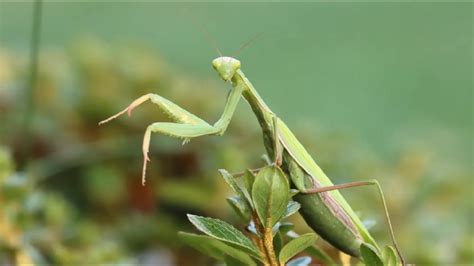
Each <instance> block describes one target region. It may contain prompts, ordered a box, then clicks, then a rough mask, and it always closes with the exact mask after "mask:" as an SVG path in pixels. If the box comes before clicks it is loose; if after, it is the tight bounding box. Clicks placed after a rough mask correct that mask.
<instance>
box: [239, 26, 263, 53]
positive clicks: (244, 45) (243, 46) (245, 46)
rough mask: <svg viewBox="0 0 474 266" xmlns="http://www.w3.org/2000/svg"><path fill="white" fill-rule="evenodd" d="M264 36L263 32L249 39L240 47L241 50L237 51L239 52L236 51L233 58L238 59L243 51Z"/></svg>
mask: <svg viewBox="0 0 474 266" xmlns="http://www.w3.org/2000/svg"><path fill="white" fill-rule="evenodd" d="M262 35H263V31H262V32H259V33H257V34H255V35H253V36H252V37H251V38H250V39H248V40H247V41H246V42H244V43H243V44H242V45H241V46H240V47H239V49H237V51H235V53H234V54H233V55H232V57H236V56H237V55H238V54H239V53H240V52H242V50H244V49H245V48H247V47H248V46H249V45H250V44H252V43H253V42H254V41H255V40H257V39H258V38H260V37H261V36H262Z"/></svg>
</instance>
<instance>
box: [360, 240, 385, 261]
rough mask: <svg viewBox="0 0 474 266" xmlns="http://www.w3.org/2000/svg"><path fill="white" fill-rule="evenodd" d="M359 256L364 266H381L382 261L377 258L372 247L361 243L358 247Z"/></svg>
mask: <svg viewBox="0 0 474 266" xmlns="http://www.w3.org/2000/svg"><path fill="white" fill-rule="evenodd" d="M360 254H361V255H362V259H363V260H364V263H365V264H366V265H368V266H383V262H382V259H381V258H380V257H379V255H378V254H377V251H376V249H375V248H374V247H373V246H371V245H369V244H367V243H362V244H361V245H360Z"/></svg>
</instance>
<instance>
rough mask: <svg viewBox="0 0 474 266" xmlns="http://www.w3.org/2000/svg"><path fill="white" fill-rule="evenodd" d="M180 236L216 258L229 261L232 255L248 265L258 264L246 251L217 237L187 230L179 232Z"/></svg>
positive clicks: (192, 245)
mask: <svg viewBox="0 0 474 266" xmlns="http://www.w3.org/2000/svg"><path fill="white" fill-rule="evenodd" d="M178 236H179V238H180V239H181V240H182V241H184V242H185V243H186V244H188V245H190V246H191V247H193V248H195V249H197V250H198V251H200V252H202V253H204V254H206V255H208V256H210V257H212V258H214V259H216V260H220V261H227V256H230V257H232V258H233V259H235V260H237V261H239V262H241V263H245V264H246V265H256V264H255V262H254V261H253V260H252V258H250V256H249V255H247V254H246V253H245V252H243V251H240V250H238V249H235V248H233V247H230V246H228V245H226V244H225V243H222V242H221V241H219V240H217V239H215V238H212V237H209V236H204V235H196V234H191V233H185V232H179V233H178Z"/></svg>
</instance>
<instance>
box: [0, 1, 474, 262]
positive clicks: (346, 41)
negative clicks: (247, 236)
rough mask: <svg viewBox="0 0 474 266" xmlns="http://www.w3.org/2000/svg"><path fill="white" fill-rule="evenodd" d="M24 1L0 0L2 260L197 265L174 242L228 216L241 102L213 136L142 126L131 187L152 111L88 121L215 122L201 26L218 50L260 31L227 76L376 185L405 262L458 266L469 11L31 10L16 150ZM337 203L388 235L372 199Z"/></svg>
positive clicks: (468, 150)
mask: <svg viewBox="0 0 474 266" xmlns="http://www.w3.org/2000/svg"><path fill="white" fill-rule="evenodd" d="M32 6H33V5H32V3H13V2H3V1H2V2H0V44H1V48H0V115H1V119H2V125H1V126H0V144H1V145H2V146H3V148H2V151H1V157H2V158H0V160H3V161H1V162H0V175H3V176H0V181H1V182H2V183H0V184H3V189H2V191H1V192H0V193H3V194H0V219H1V220H2V221H3V222H0V236H3V237H2V239H0V247H1V248H0V262H9V261H14V260H16V261H21V259H23V260H39V261H47V262H55V263H60V264H65V263H72V262H76V263H78V262H91V261H93V262H124V261H125V262H130V263H143V262H148V261H151V262H153V263H156V262H157V261H158V262H160V263H162V264H168V263H175V264H186V262H188V263H189V262H191V261H193V262H196V261H199V262H201V263H203V264H207V263H210V262H209V261H207V260H206V258H204V257H202V256H200V255H199V254H197V253H195V252H194V251H192V250H190V249H188V248H186V247H184V246H182V244H181V243H179V241H177V240H176V239H175V234H176V231H178V230H188V231H189V230H190V229H189V228H190V227H189V225H188V224H187V222H186V220H185V213H187V212H192V213H197V214H203V213H205V214H209V215H210V216H217V217H221V218H223V217H226V218H227V220H230V221H234V222H236V221H237V220H236V217H233V216H230V215H231V214H230V211H229V208H228V206H226V205H225V200H224V198H225V195H227V194H228V193H229V191H227V190H226V188H225V185H224V184H223V182H221V180H220V179H219V178H218V176H217V171H216V170H217V169H218V168H227V169H228V170H229V171H239V170H242V169H243V168H245V167H254V166H258V165H259V164H260V161H259V156H260V154H261V153H262V152H263V146H262V143H261V140H260V139H261V136H260V135H259V131H258V124H257V123H256V121H255V118H254V117H253V116H252V114H251V112H250V110H249V108H248V106H247V105H246V104H240V105H239V108H238V111H237V113H236V115H235V117H234V120H233V122H232V123H231V127H230V128H229V130H228V132H227V133H226V135H225V136H224V137H222V138H217V137H209V138H202V139H197V140H193V141H191V143H190V144H188V145H185V146H181V145H180V143H179V141H177V140H170V139H169V138H167V137H163V136H154V137H153V139H152V144H153V151H152V154H151V156H152V160H153V161H152V163H151V166H150V170H149V176H148V178H149V181H150V183H149V184H150V185H149V186H147V187H145V188H143V187H141V186H140V180H139V176H140V171H141V151H140V147H141V137H142V134H143V132H144V130H145V127H146V126H147V125H148V124H149V123H151V122H154V121H163V120H165V119H166V118H165V117H164V116H163V115H162V114H160V113H159V110H157V108H156V107H155V106H152V105H151V104H147V105H146V106H143V107H141V108H140V110H137V111H136V112H135V114H134V116H133V117H132V119H126V118H121V119H120V120H117V121H114V123H111V124H109V125H106V126H103V127H100V128H99V127H97V122H98V121H100V120H101V119H103V118H105V117H107V116H109V115H111V114H113V113H115V112H116V111H118V110H121V109H122V108H123V107H125V106H126V105H127V104H128V103H129V102H131V101H132V100H133V99H135V98H137V97H138V96H141V95H142V94H145V93H148V92H156V93H159V94H160V95H162V96H164V97H166V98H168V99H170V100H172V101H174V102H176V103H177V104H179V105H181V106H183V107H185V108H186V109H188V110H190V111H191V112H193V113H197V114H199V115H200V116H201V117H203V118H204V119H206V120H207V121H211V122H213V121H215V120H216V119H217V117H218V116H219V115H220V112H221V110H222V107H223V105H224V99H225V93H226V92H227V90H228V88H229V87H228V85H227V84H224V83H223V82H221V81H220V80H219V78H218V76H217V75H216V74H215V73H214V71H213V70H212V68H211V64H210V61H211V60H212V59H213V58H214V57H216V56H217V53H216V52H215V51H214V49H213V47H212V45H211V44H210V42H209V40H206V36H205V34H204V33H203V32H202V31H201V30H200V27H201V26H199V25H202V27H204V28H205V29H206V30H207V31H208V32H209V35H210V36H211V38H213V39H215V41H216V43H217V44H218V46H219V48H220V49H221V50H222V51H223V53H225V54H228V55H233V54H234V53H235V51H236V50H237V49H238V47H239V46H240V45H241V44H243V43H244V42H245V41H246V40H247V39H248V38H249V37H250V36H252V35H254V34H256V33H258V32H264V35H263V37H261V38H259V39H258V40H256V41H255V42H254V43H253V44H252V45H251V46H250V47H248V48H246V49H245V50H244V51H242V52H241V53H240V54H239V55H238V56H237V58H238V59H240V60H241V61H242V69H243V71H244V72H245V73H246V75H247V76H248V78H249V79H250V80H251V81H252V82H253V84H254V85H255V87H256V88H257V90H258V91H259V92H260V93H261V95H262V97H263V98H264V99H265V100H266V101H267V103H268V105H269V106H270V107H271V108H272V109H273V110H274V111H275V112H276V113H277V114H278V115H279V116H280V117H281V118H283V119H284V120H285V121H286V122H287V123H288V124H289V125H290V127H292V128H294V130H295V132H296V134H297V136H299V137H301V139H302V142H303V143H304V144H305V145H307V147H308V150H309V151H310V152H311V153H312V154H313V155H314V156H315V158H316V160H317V162H318V163H320V164H321V166H322V168H323V169H324V170H325V171H326V172H327V173H328V175H329V176H330V177H331V178H333V179H334V180H335V182H336V183H341V182H345V181H346V182H347V181H353V180H356V179H360V180H363V179H368V178H377V179H379V180H380V181H381V183H382V185H383V187H384V189H385V192H386V194H387V197H388V200H389V204H390V208H391V209H392V213H393V214H392V216H393V217H394V223H395V224H394V225H395V229H396V233H397V235H398V236H399V239H400V245H401V247H402V251H403V252H404V253H406V256H407V258H408V261H409V262H413V263H419V264H423V263H440V264H445V263H470V262H473V256H474V255H473V253H474V251H473V250H474V232H473V214H474V213H473V204H472V202H473V192H474V191H473V188H474V187H473V184H472V182H473V181H472V177H473V169H472V159H473V158H472V152H473V151H472V149H473V143H472V136H473V134H472V133H473V132H472V131H473V118H472V116H473V109H472V99H473V97H472V91H473V75H472V74H473V69H472V61H473V40H472V33H473V26H472V21H473V20H472V19H473V15H472V10H473V5H472V3H342V2H338V3H294V4H290V3H273V4H270V3H213V4H211V3H208V4H196V3H194V4H168V3H150V2H148V3H146V2H142V3H110V2H102V3H86V2H81V3H80V2H70V3H68V2H63V3H58V2H46V3H44V5H43V14H42V15H43V16H42V29H41V44H40V61H39V78H38V83H37V86H36V90H35V95H34V97H35V98H34V99H35V103H36V107H35V110H34V114H33V115H32V121H33V122H32V128H33V132H34V134H33V137H32V139H31V142H32V146H31V149H29V150H28V151H27V155H25V153H22V151H23V150H24V149H25V145H24V142H25V141H24V139H23V137H24V136H26V135H24V134H25V132H24V131H25V126H24V124H22V121H23V119H24V116H25V113H24V111H25V110H26V109H27V108H26V106H25V103H26V102H27V101H26V100H25V99H26V98H27V97H28V94H27V80H28V75H29V74H28V55H29V42H30V38H31V36H30V35H31V22H32V12H33V10H32ZM190 14H192V15H190ZM22 160H28V163H27V167H26V168H25V170H24V171H17V170H20V169H18V168H17V167H15V165H17V166H18V165H19V163H21V162H22ZM16 190H21V191H23V192H25V193H23V194H22V193H17V192H16ZM11 191H14V192H15V193H12V192H11ZM344 195H345V196H347V197H348V198H349V199H350V200H351V201H353V202H354V206H355V208H356V209H357V210H360V212H361V216H362V217H363V218H366V219H369V220H374V221H376V222H378V223H377V224H376V225H375V226H374V227H373V229H372V230H373V232H374V234H375V235H376V237H377V238H378V239H381V241H387V240H388V236H387V233H386V230H385V229H386V228H385V227H384V223H383V220H382V215H381V213H380V208H379V205H378V202H377V200H376V197H375V196H376V194H375V193H372V191H371V190H370V189H367V190H366V189H354V190H353V191H345V192H344ZM31 197H37V198H31ZM39 198H41V199H42V200H39ZM215 202H222V204H219V206H217V207H216V204H215ZM19 203H21V204H19ZM35 204H36V205H35ZM30 205H34V206H30ZM35 208H36V209H35ZM38 217H40V218H38ZM18 219H19V220H18ZM18 221H22V222H21V223H20V222H18ZM299 223H300V231H304V230H308V229H307V228H306V227H305V226H304V223H303V222H302V221H300V222H299ZM7 236H8V237H7ZM48 241H49V242H48ZM51 243H54V245H52V244H51ZM321 245H322V246H324V247H326V248H327V249H328V250H330V247H329V246H327V245H325V244H324V243H321Z"/></svg>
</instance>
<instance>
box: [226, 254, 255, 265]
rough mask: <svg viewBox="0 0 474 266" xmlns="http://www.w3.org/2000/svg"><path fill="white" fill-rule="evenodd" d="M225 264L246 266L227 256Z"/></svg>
mask: <svg viewBox="0 0 474 266" xmlns="http://www.w3.org/2000/svg"><path fill="white" fill-rule="evenodd" d="M224 262H225V265H226V266H245V265H246V264H244V263H242V262H241V261H239V260H237V259H235V258H233V257H231V256H225V258H224ZM253 265H256V264H253Z"/></svg>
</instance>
